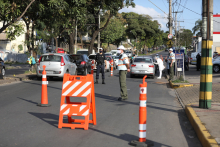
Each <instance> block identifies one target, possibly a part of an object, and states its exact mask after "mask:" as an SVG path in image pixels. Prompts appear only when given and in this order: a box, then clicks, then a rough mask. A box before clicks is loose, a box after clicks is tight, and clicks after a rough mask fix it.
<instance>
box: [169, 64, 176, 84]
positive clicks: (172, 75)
mask: <svg viewBox="0 0 220 147" xmlns="http://www.w3.org/2000/svg"><path fill="white" fill-rule="evenodd" d="M169 66H170V63H169ZM174 75H175V63H173V64H172V67H170V80H173V77H174Z"/></svg>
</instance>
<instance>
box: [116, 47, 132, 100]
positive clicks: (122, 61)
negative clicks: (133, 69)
mask: <svg viewBox="0 0 220 147" xmlns="http://www.w3.org/2000/svg"><path fill="white" fill-rule="evenodd" d="M117 50H118V53H119V61H118V70H119V83H120V95H121V97H119V98H118V101H122V100H127V99H128V92H127V85H126V75H127V72H130V65H129V60H128V56H127V55H126V54H125V53H124V50H125V48H124V46H123V45H120V46H119V47H118V49H117Z"/></svg>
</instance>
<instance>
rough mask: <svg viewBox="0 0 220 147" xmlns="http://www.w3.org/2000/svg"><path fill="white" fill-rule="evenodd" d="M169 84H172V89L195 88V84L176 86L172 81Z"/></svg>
mask: <svg viewBox="0 0 220 147" xmlns="http://www.w3.org/2000/svg"><path fill="white" fill-rule="evenodd" d="M169 83H170V87H171V88H173V89H176V88H182V87H192V86H193V84H174V83H172V82H171V81H169Z"/></svg>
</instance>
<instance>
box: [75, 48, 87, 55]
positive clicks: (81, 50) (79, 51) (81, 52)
mask: <svg viewBox="0 0 220 147" xmlns="http://www.w3.org/2000/svg"><path fill="white" fill-rule="evenodd" d="M76 54H81V55H82V54H86V55H89V50H88V49H80V50H78V51H77V52H76Z"/></svg>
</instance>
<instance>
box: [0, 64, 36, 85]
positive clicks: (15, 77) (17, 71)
mask: <svg viewBox="0 0 220 147" xmlns="http://www.w3.org/2000/svg"><path fill="white" fill-rule="evenodd" d="M5 68H6V71H5V73H6V74H5V77H4V78H3V79H0V85H2V84H7V83H13V82H17V81H26V80H33V79H37V76H36V74H31V73H29V74H25V71H29V69H30V66H29V65H28V64H12V65H9V64H6V65H5Z"/></svg>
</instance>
